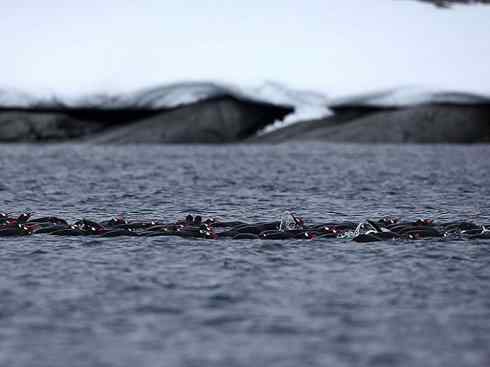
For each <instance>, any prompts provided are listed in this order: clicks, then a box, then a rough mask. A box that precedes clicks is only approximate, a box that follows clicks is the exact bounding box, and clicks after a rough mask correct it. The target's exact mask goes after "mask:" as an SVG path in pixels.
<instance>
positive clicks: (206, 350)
mask: <svg viewBox="0 0 490 367" xmlns="http://www.w3.org/2000/svg"><path fill="white" fill-rule="evenodd" d="M488 157H490V146H485V145H475V146H455V145H451V146H449V145H426V146H416V145H407V146H396V145H375V146H368V145H336V144H298V145H295V144H288V145H275V146H270V145H268V146H265V145H229V146H227V145H224V146H196V145H192V146H188V145H175V146H156V145H155V146H149V145H139V146H138V145H135V146H89V145H69V144H68V145H1V146H0V172H1V175H0V199H1V200H0V211H7V212H12V213H18V212H22V211H25V210H31V211H33V212H34V213H35V214H36V215H37V216H41V215H58V216H62V217H65V218H67V219H69V220H75V219H79V218H82V217H86V218H93V219H102V218H110V217H112V216H115V215H119V214H124V215H125V216H126V217H127V218H128V219H139V218H145V219H159V220H169V221H174V220H175V219H177V218H181V217H183V216H185V215H186V214H188V213H191V214H201V215H203V216H212V217H221V218H224V219H227V220H228V219H230V220H231V219H239V220H246V221H258V220H277V219H278V218H280V216H281V214H282V213H283V212H284V211H285V210H293V211H294V212H295V213H297V214H298V215H301V216H303V217H304V218H305V220H306V222H307V223H311V222H322V221H325V222H326V221H335V220H338V221H343V220H356V221H357V220H359V221H361V220H363V219H366V218H378V217H380V216H384V215H394V216H400V217H402V218H405V219H416V218H420V217H422V218H426V217H431V218H434V219H435V220H438V221H449V220H468V221H475V222H478V223H483V224H485V223H487V224H489V223H490V205H489V204H490V200H489V197H490V185H489V183H490V160H489V159H488ZM489 345H490V241H484V240H475V241H453V240H423V241H387V242H381V243H375V244H358V243H353V242H351V241H349V240H342V239H337V240H335V239H329V240H313V241H301V240H294V241H260V240H257V241H253V240H252V241H251V240H247V241H233V240H219V241H212V240H192V239H182V238H176V237H152V238H134V237H131V238H124V237H121V238H103V239H102V238H96V237H82V238H80V237H76V238H68V237H62V238H54V236H49V235H35V236H30V237H22V238H0V365H1V366H13V367H15V366H135V365H139V366H227V367H228V366H295V367H296V366H353V365H354V366H445V367H447V366H455V367H461V366H488V365H490V349H489Z"/></svg>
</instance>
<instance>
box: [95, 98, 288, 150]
mask: <svg viewBox="0 0 490 367" xmlns="http://www.w3.org/2000/svg"><path fill="white" fill-rule="evenodd" d="M290 112H291V109H289V108H284V107H276V106H273V105H269V104H260V103H255V102H248V101H239V100H237V99H234V98H231V97H223V98H218V99H213V100H207V101H203V102H199V103H195V104H192V105H188V106H183V107H180V108H176V109H174V110H170V111H162V112H161V113H159V114H158V115H155V116H153V117H150V118H148V119H144V120H141V121H139V122H137V123H133V124H129V125H127V126H122V127H117V128H114V129H110V130H109V131H107V132H104V133H103V134H101V135H99V136H96V137H94V138H93V139H90V140H89V141H90V142H92V143H115V144H126V143H231V142H237V141H240V140H242V139H245V138H247V137H249V136H253V135H254V134H256V133H257V131H259V130H260V129H262V128H264V127H265V126H267V125H269V124H271V123H273V122H274V121H275V120H280V119H282V118H284V116H285V115H287V114H288V113H290Z"/></svg>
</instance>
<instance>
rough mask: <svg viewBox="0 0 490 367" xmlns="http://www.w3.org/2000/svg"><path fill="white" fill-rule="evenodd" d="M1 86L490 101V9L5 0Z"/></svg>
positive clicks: (376, 3) (280, 0) (271, 1)
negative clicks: (230, 87)
mask: <svg viewBox="0 0 490 367" xmlns="http://www.w3.org/2000/svg"><path fill="white" fill-rule="evenodd" d="M0 13H1V14H2V21H1V22H0V34H1V36H0V46H1V57H0V76H1V78H0V87H15V88H19V89H22V90H26V91H29V92H34V93H36V92H40V93H46V92H48V93H56V94H60V95H77V94H82V93H91V92H99V91H114V92H117V91H127V90H131V89H133V88H140V87H146V86H153V85H155V84H159V83H168V82H174V81H183V80H218V81H225V82H231V83H237V84H242V85H257V84H260V83H261V82H262V81H265V80H272V81H279V82H282V83H285V84H286V85H289V86H291V87H294V88H300V89H313V90H318V91H321V92H323V93H325V94H328V95H342V94H349V93H354V92H363V91H367V90H373V89H378V88H385V87H394V86H400V85H423V86H429V87H440V88H445V89H460V90H469V91H479V92H484V93H489V92H490V67H489V65H490V40H489V39H490V37H489V36H490V6H469V7H466V6H456V7H454V8H453V10H439V9H436V8H434V7H432V6H430V5H427V4H423V3H418V2H412V1H403V0H339V1H327V0H303V1H299V0H267V1H263V0H246V1H235V0H233V1H232V0H230V1H217V0H214V1H213V0H199V1H197V0H196V1H190V0H189V1H172V2H170V1H161V0H155V1H150V0H147V1H144V0H140V1H134V0H117V1H116V0H105V1H96V0H84V1H66V0H64V1H62V0H59V1H58V0H43V1H37V0H32V1H25V0H15V1H13V0H1V3H0Z"/></svg>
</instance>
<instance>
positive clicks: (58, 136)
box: [0, 111, 102, 142]
mask: <svg viewBox="0 0 490 367" xmlns="http://www.w3.org/2000/svg"><path fill="white" fill-rule="evenodd" d="M101 129H102V125H101V124H99V123H94V122H87V121H80V120H77V119H74V118H71V117H69V116H67V115H66V114H64V113H54V112H53V113H44V112H32V111H0V142H47V141H64V140H67V139H73V138H79V137H81V136H85V135H89V134H93V133H95V132H97V131H100V130H101Z"/></svg>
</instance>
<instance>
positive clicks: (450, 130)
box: [250, 105, 490, 143]
mask: <svg viewBox="0 0 490 367" xmlns="http://www.w3.org/2000/svg"><path fill="white" fill-rule="evenodd" d="M489 137H490V105H472V106H470V105H465V106H463V105H422V106H414V107H407V108H401V109H388V110H373V111H367V110H362V109H361V110H359V111H358V115H357V116H356V113H355V110H347V112H345V111H344V112H339V113H338V114H336V115H334V116H332V117H329V118H327V119H324V120H318V121H306V122H301V123H298V124H295V125H292V126H289V127H285V128H283V129H280V130H277V131H273V132H271V133H268V134H264V135H262V136H260V137H256V138H253V139H250V141H251V142H282V141H308V140H312V141H315V140H318V141H331V142H352V143H478V142H489V141H490V140H489Z"/></svg>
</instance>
